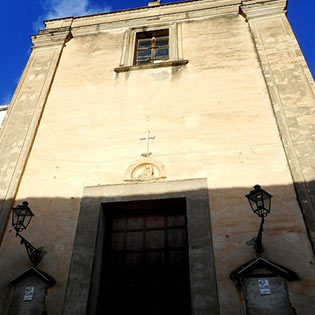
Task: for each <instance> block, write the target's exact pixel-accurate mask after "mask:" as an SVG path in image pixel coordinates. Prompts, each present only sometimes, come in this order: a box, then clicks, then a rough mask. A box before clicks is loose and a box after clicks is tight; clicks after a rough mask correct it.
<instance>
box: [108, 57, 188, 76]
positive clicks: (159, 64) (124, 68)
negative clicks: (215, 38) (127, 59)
mask: <svg viewBox="0 0 315 315" xmlns="http://www.w3.org/2000/svg"><path fill="white" fill-rule="evenodd" d="M187 63H188V60H187V59H182V60H173V61H163V62H156V63H147V64H143V65H137V66H122V67H118V68H115V69H114V70H115V72H116V73H120V72H128V71H133V70H142V69H155V68H162V67H176V66H184V65H187Z"/></svg>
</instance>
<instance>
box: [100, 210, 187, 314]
mask: <svg viewBox="0 0 315 315" xmlns="http://www.w3.org/2000/svg"><path fill="white" fill-rule="evenodd" d="M106 222H107V225H106V236H105V242H104V244H105V248H104V257H103V270H102V281H101V282H102V286H101V288H100V293H99V303H98V314H99V315H101V314H102V315H103V314H108V315H123V314H137V315H162V314H163V315H168V314H173V315H174V314H181V315H190V314H191V311H190V287H189V266H188V248H187V228H186V215H185V209H182V210H174V211H172V209H160V210H157V209H154V210H152V209H141V210H137V209H133V210H132V211H126V210H125V211H124V210H120V211H112V212H111V213H110V214H109V215H107V217H106Z"/></svg>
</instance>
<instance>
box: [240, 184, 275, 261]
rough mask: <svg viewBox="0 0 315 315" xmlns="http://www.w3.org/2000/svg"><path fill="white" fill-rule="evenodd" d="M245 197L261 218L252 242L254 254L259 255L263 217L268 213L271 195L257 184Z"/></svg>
mask: <svg viewBox="0 0 315 315" xmlns="http://www.w3.org/2000/svg"><path fill="white" fill-rule="evenodd" d="M245 197H246V198H247V200H248V202H249V205H250V207H251V208H252V210H253V212H254V213H255V214H257V215H258V216H259V217H260V219H261V223H260V227H259V230H258V234H257V237H256V239H255V244H254V247H255V250H256V254H257V256H260V255H261V253H262V252H263V246H262V233H263V231H264V229H263V225H264V222H265V217H266V216H267V215H268V214H269V213H270V209H271V198H272V196H271V195H270V194H269V193H267V192H266V191H265V190H263V189H262V188H261V187H260V186H259V185H255V186H254V190H251V191H250V192H249V194H247V195H245Z"/></svg>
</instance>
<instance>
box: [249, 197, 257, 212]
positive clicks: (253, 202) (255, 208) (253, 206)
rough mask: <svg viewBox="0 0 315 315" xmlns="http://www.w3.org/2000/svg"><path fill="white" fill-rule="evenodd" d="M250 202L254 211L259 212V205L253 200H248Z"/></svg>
mask: <svg viewBox="0 0 315 315" xmlns="http://www.w3.org/2000/svg"><path fill="white" fill-rule="evenodd" d="M248 201H249V204H250V206H251V208H252V210H253V211H254V212H256V211H257V205H256V202H255V201H253V200H251V199H248Z"/></svg>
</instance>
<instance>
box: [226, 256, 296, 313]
mask: <svg viewBox="0 0 315 315" xmlns="http://www.w3.org/2000/svg"><path fill="white" fill-rule="evenodd" d="M230 278H231V279H232V280H233V281H234V282H235V284H236V286H237V287H238V288H239V290H240V291H241V294H242V296H243V300H244V303H245V307H246V314H247V315H275V314H277V315H296V312H295V309H294V308H293V307H292V305H291V302H290V297H289V294H288V289H287V284H286V281H295V280H299V277H298V275H297V274H296V273H295V272H293V271H291V270H289V269H287V268H285V267H283V266H281V265H278V264H275V263H273V262H271V261H269V260H267V259H264V258H262V257H258V258H256V259H253V260H250V261H249V262H247V263H246V264H244V265H242V266H240V267H239V268H237V269H236V270H234V271H233V272H232V273H231V274H230Z"/></svg>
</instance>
